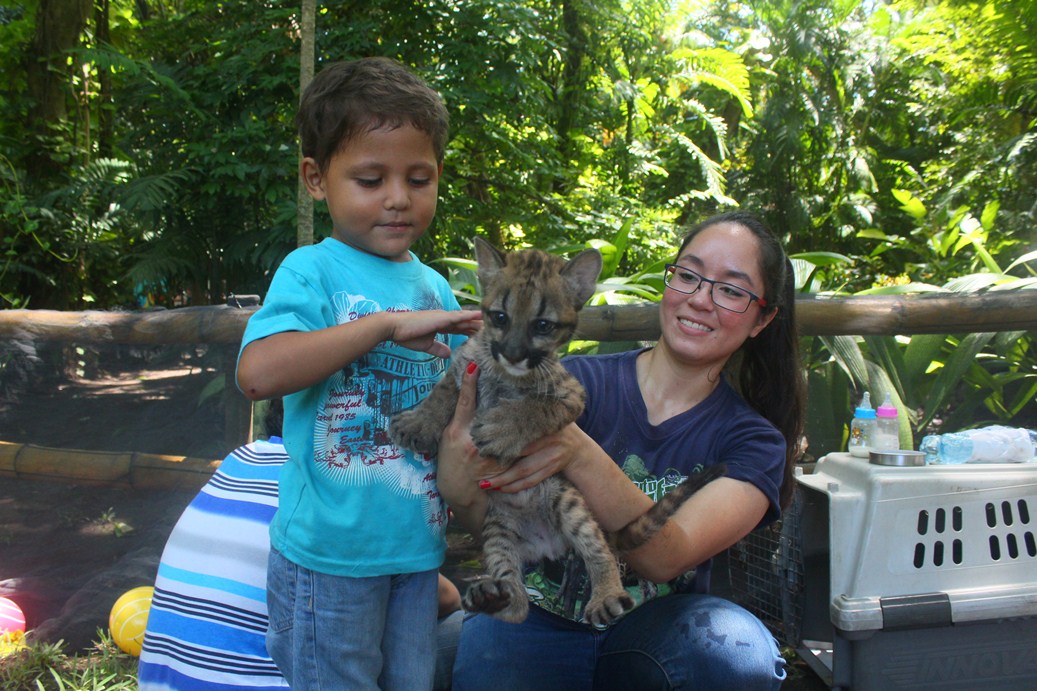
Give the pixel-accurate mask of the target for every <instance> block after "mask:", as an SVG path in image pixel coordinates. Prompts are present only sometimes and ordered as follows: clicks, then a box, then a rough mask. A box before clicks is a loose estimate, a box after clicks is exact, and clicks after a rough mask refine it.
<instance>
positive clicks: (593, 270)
mask: <svg viewBox="0 0 1037 691" xmlns="http://www.w3.org/2000/svg"><path fill="white" fill-rule="evenodd" d="M601 265H602V262H601V252H599V251H598V250H595V249H589V250H583V251H582V252H580V253H579V254H577V255H576V256H575V257H573V258H572V259H570V260H569V262H568V263H567V264H566V265H565V266H564V267H563V268H562V278H564V279H565V282H566V284H567V285H568V286H569V289H570V290H572V293H573V304H574V305H575V306H576V309H580V308H581V307H583V304H584V303H585V302H587V301H588V300H590V297H591V295H594V290H595V288H597V286H598V275H599V274H600V273H601Z"/></svg>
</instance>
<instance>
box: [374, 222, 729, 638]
mask: <svg viewBox="0 0 1037 691" xmlns="http://www.w3.org/2000/svg"><path fill="white" fill-rule="evenodd" d="M475 250H476V258H477V259H478V263H479V282H480V284H481V285H482V289H483V301H482V310H483V315H484V320H483V329H482V331H480V332H479V334H477V335H476V336H474V337H472V338H470V339H469V340H468V341H467V342H466V343H465V345H464V346H462V347H461V348H460V349H459V350H458V352H457V353H456V354H455V356H454V359H453V361H452V363H451V366H450V369H449V371H448V372H447V374H446V376H445V377H444V378H443V380H442V381H440V382H439V384H438V385H437V386H436V387H435V388H434V389H433V391H432V393H431V394H430V395H429V396H428V398H426V399H425V400H424V401H423V402H422V403H420V404H418V405H417V406H416V407H414V408H412V409H410V410H407V411H404V412H402V413H399V414H398V415H396V416H395V417H394V418H393V420H392V422H391V424H390V426H389V434H390V436H391V437H392V439H393V441H394V442H395V443H396V444H397V445H399V446H403V447H406V448H410V449H413V450H415V451H418V452H422V453H426V454H435V453H436V451H437V449H438V446H439V438H440V436H441V434H442V432H443V428H444V427H445V426H446V425H447V423H448V422H449V421H450V418H451V416H452V415H453V412H454V408H455V406H456V403H457V395H458V387H459V385H460V382H461V376H462V374H463V373H464V371H465V368H466V367H467V366H468V363H469V362H471V361H473V360H474V361H475V362H476V363H477V365H478V367H479V384H478V389H479V395H478V404H477V410H476V414H475V420H474V422H473V423H472V429H471V435H472V440H473V442H474V443H475V446H476V448H477V449H478V450H479V453H480V454H481V455H483V456H486V457H490V458H495V459H497V460H498V461H499V462H500V464H501V466H502V467H504V468H506V467H508V466H510V465H511V464H512V463H514V462H515V460H516V459H518V458H519V456H520V455H521V453H522V450H523V449H524V448H525V447H526V446H527V445H528V444H529V443H530V442H532V441H535V440H536V439H539V438H541V437H543V436H544V435H547V434H551V433H553V432H557V431H558V430H560V429H562V428H563V427H564V426H565V425H567V424H569V423H570V422H573V421H574V420H576V418H577V417H579V415H580V413H582V412H583V404H584V391H583V387H582V386H580V384H579V382H577V381H576V379H575V378H574V377H573V376H572V375H570V374H569V373H568V372H567V371H566V369H565V368H564V367H563V366H562V365H561V363H560V362H559V360H558V355H557V353H558V350H559V349H560V348H561V347H562V346H564V345H565V344H566V343H567V342H568V341H569V339H570V338H571V337H572V335H573V332H574V331H575V329H576V323H577V315H578V313H579V311H580V309H581V308H582V307H583V305H584V303H585V302H586V301H587V300H588V299H589V298H590V296H591V295H592V294H593V293H594V287H595V282H596V281H597V277H598V274H599V273H600V272H601V255H600V254H599V253H598V252H597V250H585V251H583V252H580V253H579V254H578V255H576V256H575V257H574V258H573V259H571V260H569V261H568V262H566V261H565V260H564V259H561V258H559V257H556V256H553V255H550V254H547V253H545V252H541V251H539V250H535V249H529V250H522V251H519V252H511V253H508V254H503V255H502V254H501V253H499V252H498V251H497V250H496V249H494V248H493V247H492V246H490V245H489V244H488V243H486V242H485V241H483V240H482V239H480V238H476V239H475ZM722 472H723V468H721V467H716V468H709V469H707V471H706V472H703V473H698V474H696V475H694V476H692V477H690V478H688V480H686V481H685V482H684V483H683V484H681V485H680V486H678V487H676V488H674V490H672V491H671V492H670V493H669V494H667V495H666V496H665V497H663V499H662V500H661V501H659V502H658V503H657V504H656V505H655V506H654V507H653V508H652V509H651V510H649V511H648V512H647V513H646V514H644V515H643V516H641V517H640V518H638V519H636V520H634V521H633V522H632V523H630V524H629V525H627V526H626V527H625V528H623V529H622V530H620V531H618V532H617V533H615V534H613V535H610V536H608V538H606V536H605V535H604V534H603V532H602V530H601V528H600V527H599V526H598V523H597V521H596V520H595V519H594V517H593V515H592V514H591V512H590V510H589V509H588V508H587V504H586V502H585V501H584V499H583V496H582V495H581V494H580V493H579V491H578V490H577V489H576V488H575V487H574V486H573V485H572V484H571V483H570V482H569V481H568V480H566V479H565V478H564V477H563V476H561V475H555V476H552V477H550V478H548V479H547V480H544V481H543V482H542V483H540V484H539V485H537V486H535V487H531V488H530V489H528V490H524V491H522V492H519V493H515V494H506V493H503V492H491V493H489V494H488V495H487V496H488V502H489V503H488V506H487V510H486V518H485V522H484V524H483V530H482V534H483V565H484V566H485V569H486V573H487V575H486V576H485V577H483V578H481V579H478V580H476V581H475V582H474V583H473V584H472V585H471V586H470V587H469V588H468V592H467V593H466V594H465V598H464V606H465V609H467V610H469V611H479V612H487V613H490V614H493V615H494V616H495V617H497V618H499V619H502V620H504V621H510V622H521V621H523V620H524V619H525V618H526V615H527V613H528V609H529V603H528V600H527V597H526V591H525V587H524V586H523V584H522V568H523V565H524V564H527V563H531V562H535V561H537V560H539V559H541V558H549V559H553V558H558V557H560V556H562V555H563V554H565V553H566V552H567V551H568V550H569V549H573V550H575V552H576V553H577V554H578V555H579V556H580V557H581V558H582V559H583V561H584V563H585V564H586V566H587V573H588V576H589V578H590V581H591V588H592V593H591V600H590V602H589V603H588V604H587V607H586V609H585V612H584V617H585V618H586V620H587V621H588V622H589V623H591V624H595V625H604V624H607V623H609V622H610V621H612V620H613V619H615V618H616V617H618V616H620V615H621V614H623V612H625V611H626V610H627V609H629V608H630V607H632V606H633V600H632V599H631V598H630V596H629V595H628V594H627V592H626V591H625V590H624V589H623V586H622V583H621V580H620V574H619V568H618V564H617V562H616V556H615V554H614V551H613V550H615V551H616V552H620V553H622V552H625V551H629V550H631V549H634V548H635V547H637V546H639V545H641V544H644V542H646V541H647V540H648V539H649V538H650V537H651V536H652V535H653V534H654V533H655V532H656V531H657V530H658V529H659V528H660V527H661V526H662V525H663V523H665V522H666V521H667V520H668V519H669V517H670V516H672V515H673V513H674V511H676V509H677V507H679V506H680V504H681V503H683V501H684V500H685V499H687V497H689V496H691V494H693V493H694V492H695V491H696V490H698V488H699V487H701V486H702V485H704V484H706V483H707V482H709V481H711V480H713V479H714V478H715V477H717V476H719V475H720V474H721V473H722Z"/></svg>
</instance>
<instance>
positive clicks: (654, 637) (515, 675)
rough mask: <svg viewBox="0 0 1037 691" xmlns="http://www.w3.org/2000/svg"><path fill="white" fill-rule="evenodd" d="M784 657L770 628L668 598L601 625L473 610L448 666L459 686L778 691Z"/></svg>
mask: <svg viewBox="0 0 1037 691" xmlns="http://www.w3.org/2000/svg"><path fill="white" fill-rule="evenodd" d="M784 679H785V660H783V659H782V657H781V654H780V653H779V652H778V646H777V643H776V642H775V640H774V637H773V636H771V634H770V632H769V631H768V630H767V628H766V627H765V626H764V625H763V623H761V622H760V620H758V619H757V618H756V617H754V616H753V615H752V614H750V613H749V612H748V611H746V610H745V609H743V608H741V607H739V606H738V605H736V604H734V603H732V602H729V601H727V600H723V599H721V598H718V597H713V596H711V595H670V596H667V597H662V598H659V599H656V600H651V601H649V602H647V603H645V604H644V605H642V606H640V607H638V608H636V609H634V610H633V611H632V612H630V613H629V614H627V615H626V616H625V617H623V618H622V619H621V620H620V621H619V622H618V623H616V624H615V625H614V626H612V627H611V628H609V629H607V630H605V631H597V630H595V629H593V628H591V627H589V626H585V625H582V624H577V623H575V622H571V621H569V620H567V619H563V618H561V617H557V616H555V615H553V614H550V613H548V612H545V611H544V610H542V609H540V608H539V607H535V606H531V607H530V608H529V618H527V619H526V621H524V622H523V623H521V624H508V623H506V622H502V621H498V620H497V619H493V618H492V617H489V616H486V615H484V614H476V615H469V616H467V617H466V618H465V621H464V626H463V627H462V629H461V642H460V645H459V647H458V651H457V659H456V661H455V663H454V679H453V681H454V689H455V691H483V690H485V689H493V691H520V690H525V689H528V690H529V691H533V690H536V691H541V690H542V689H551V691H563V690H569V689H581V690H583V689H594V690H595V691H603V690H606V689H617V690H620V689H621V690H623V691H631V690H632V689H652V690H653V691H654V690H656V689H709V690H710V691H721V690H723V689H732V690H735V689H737V691H751V690H754V689H777V688H779V687H780V686H781V683H782V681H784Z"/></svg>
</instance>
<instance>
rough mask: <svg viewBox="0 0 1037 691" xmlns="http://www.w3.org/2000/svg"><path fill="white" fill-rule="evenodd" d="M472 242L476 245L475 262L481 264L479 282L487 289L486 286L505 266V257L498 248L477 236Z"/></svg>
mask: <svg viewBox="0 0 1037 691" xmlns="http://www.w3.org/2000/svg"><path fill="white" fill-rule="evenodd" d="M472 242H473V243H474V244H475V261H476V262H478V263H479V268H478V272H477V273H478V275H479V282H480V283H481V284H482V286H483V290H485V289H486V285H487V284H488V283H489V282H490V281H491V280H493V279H494V278H495V277H496V276H497V274H499V273H500V270H501V267H503V266H504V255H503V254H501V253H500V252H499V251H497V248H496V247H494V246H493V245H491V244H490V243H488V242H486V241H485V240H483V239H482V238H481V237H479V236H478V235H476V236H475V237H474V238H473V239H472Z"/></svg>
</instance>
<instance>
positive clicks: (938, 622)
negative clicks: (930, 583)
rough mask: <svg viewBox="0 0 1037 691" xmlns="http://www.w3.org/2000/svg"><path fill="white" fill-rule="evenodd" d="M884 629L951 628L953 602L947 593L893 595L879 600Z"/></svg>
mask: <svg viewBox="0 0 1037 691" xmlns="http://www.w3.org/2000/svg"><path fill="white" fill-rule="evenodd" d="M879 606H880V607H881V608H882V629H883V630H884V631H889V630H892V629H918V628H928V627H932V626H951V625H952V624H953V623H954V621H953V620H952V619H951V600H950V598H949V597H948V596H947V593H920V594H918V595H892V596H890V597H882V598H879Z"/></svg>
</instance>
